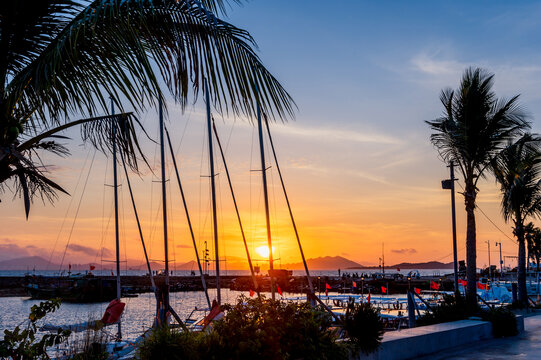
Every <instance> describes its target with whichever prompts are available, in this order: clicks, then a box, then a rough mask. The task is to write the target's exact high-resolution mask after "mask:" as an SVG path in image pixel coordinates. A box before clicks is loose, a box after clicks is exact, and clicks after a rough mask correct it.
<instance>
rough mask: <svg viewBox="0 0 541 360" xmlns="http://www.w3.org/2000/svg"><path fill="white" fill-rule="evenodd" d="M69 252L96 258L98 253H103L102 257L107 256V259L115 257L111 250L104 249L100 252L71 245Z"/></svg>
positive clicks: (82, 246)
mask: <svg viewBox="0 0 541 360" xmlns="http://www.w3.org/2000/svg"><path fill="white" fill-rule="evenodd" d="M68 250H70V251H73V252H78V253H82V254H85V255H89V256H95V255H96V253H97V252H98V251H101V255H102V256H105V257H110V256H112V255H113V253H112V252H111V250H109V249H107V248H102V249H101V250H98V249H95V248H92V247H89V246H84V245H78V244H70V245H69V246H68Z"/></svg>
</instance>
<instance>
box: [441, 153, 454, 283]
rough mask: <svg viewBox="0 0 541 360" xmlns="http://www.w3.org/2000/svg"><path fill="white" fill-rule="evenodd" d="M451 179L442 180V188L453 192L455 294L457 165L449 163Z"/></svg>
mask: <svg viewBox="0 0 541 360" xmlns="http://www.w3.org/2000/svg"><path fill="white" fill-rule="evenodd" d="M449 171H450V175H451V179H449V180H442V182H441V188H442V189H449V190H451V220H452V225H453V268H454V271H455V293H457V292H458V260H457V248H456V215H455V165H454V163H453V161H451V162H449Z"/></svg>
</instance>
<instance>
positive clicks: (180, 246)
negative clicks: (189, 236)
mask: <svg viewBox="0 0 541 360" xmlns="http://www.w3.org/2000/svg"><path fill="white" fill-rule="evenodd" d="M177 247H178V248H181V249H191V248H192V246H190V245H184V244H180V245H177Z"/></svg>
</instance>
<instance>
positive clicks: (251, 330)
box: [209, 296, 347, 360]
mask: <svg viewBox="0 0 541 360" xmlns="http://www.w3.org/2000/svg"><path fill="white" fill-rule="evenodd" d="M331 324H332V318H331V315H330V314H328V313H327V312H325V311H323V310H322V309H319V308H316V309H314V308H312V307H311V306H310V304H308V303H285V302H280V301H272V300H267V299H264V298H262V299H248V298H246V297H245V296H241V297H239V299H238V301H237V304H236V305H234V306H229V307H227V315H226V316H225V317H224V318H223V319H222V320H220V321H218V322H217V323H216V324H215V325H214V328H213V332H214V333H215V334H214V339H213V342H212V343H213V345H214V346H210V348H215V349H217V352H215V353H219V354H220V357H219V358H221V359H248V358H258V359H299V358H304V359H322V360H323V359H341V358H344V359H347V349H346V348H345V346H344V345H342V344H340V343H338V342H336V339H337V334H336V331H334V330H331ZM209 350H210V349H209ZM211 351H212V350H211Z"/></svg>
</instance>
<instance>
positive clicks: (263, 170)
mask: <svg viewBox="0 0 541 360" xmlns="http://www.w3.org/2000/svg"><path fill="white" fill-rule="evenodd" d="M256 107H257V129H258V133H259V151H260V153H261V173H262V178H263V196H264V198H265V220H266V222H267V241H268V246H269V275H270V279H271V297H272V300H275V294H274V276H273V275H274V274H273V270H274V265H273V259H272V238H271V229H270V217H269V193H268V190H267V167H266V165H265V148H264V146H263V129H262V126H261V110H260V109H259V102H257V103H256Z"/></svg>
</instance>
